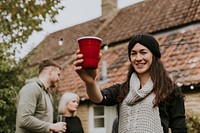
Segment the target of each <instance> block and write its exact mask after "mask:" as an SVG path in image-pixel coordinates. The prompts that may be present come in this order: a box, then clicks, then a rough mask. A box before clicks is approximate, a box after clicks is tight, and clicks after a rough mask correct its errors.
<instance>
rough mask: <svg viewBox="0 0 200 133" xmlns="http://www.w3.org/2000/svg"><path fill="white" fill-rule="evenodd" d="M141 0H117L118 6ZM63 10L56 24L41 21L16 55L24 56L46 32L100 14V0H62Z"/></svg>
mask: <svg viewBox="0 0 200 133" xmlns="http://www.w3.org/2000/svg"><path fill="white" fill-rule="evenodd" d="M139 1H142V0H118V8H123V7H126V6H129V5H132V4H134V3H137V2H139ZM62 5H64V6H65V8H64V10H62V11H60V12H59V15H58V16H57V17H56V19H57V20H58V22H57V23H56V24H51V23H43V29H44V30H43V31H41V32H34V33H33V34H32V35H31V36H30V37H29V40H28V42H27V43H26V44H24V45H23V46H24V47H23V49H22V50H20V52H21V53H20V54H19V55H18V56H19V57H17V58H21V57H24V56H25V55H26V54H27V53H28V52H30V50H32V49H33V48H34V47H35V46H37V45H38V44H39V43H40V42H41V41H42V40H43V39H44V38H45V36H47V35H48V34H50V33H52V32H55V31H58V30H61V29H65V28H68V27H70V26H73V25H77V24H80V23H82V22H86V21H89V20H92V19H95V18H97V17H100V16H101V0H62Z"/></svg>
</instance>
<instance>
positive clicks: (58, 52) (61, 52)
mask: <svg viewBox="0 0 200 133" xmlns="http://www.w3.org/2000/svg"><path fill="white" fill-rule="evenodd" d="M104 21H105V19H104V18H97V19H95V20H92V21H89V22H86V23H82V24H80V25H76V26H73V27H70V28H67V29H64V30H60V31H57V32H54V33H52V34H50V35H49V36H47V37H46V38H45V39H44V40H43V41H42V42H41V43H40V44H39V45H38V46H37V47H36V48H34V49H33V50H32V52H31V53H30V54H29V55H30V57H29V58H30V62H31V64H32V65H35V64H37V63H39V62H40V61H41V60H43V59H45V58H51V59H58V58H62V57H63V56H65V55H71V54H73V53H74V52H75V51H76V50H77V46H78V44H77V38H79V37H81V36H86V35H89V36H91V35H94V34H95V32H96V30H97V29H98V28H99V27H101V25H102V23H104ZM60 39H62V40H63V45H61V46H59V45H58V41H59V40H60Z"/></svg>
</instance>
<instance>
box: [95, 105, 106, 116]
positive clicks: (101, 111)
mask: <svg viewBox="0 0 200 133" xmlns="http://www.w3.org/2000/svg"><path fill="white" fill-rule="evenodd" d="M99 115H104V107H101V106H99V107H94V116H99Z"/></svg>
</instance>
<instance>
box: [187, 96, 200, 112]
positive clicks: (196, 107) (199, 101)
mask: <svg viewBox="0 0 200 133" xmlns="http://www.w3.org/2000/svg"><path fill="white" fill-rule="evenodd" d="M184 95H185V109H186V113H195V114H199V115H200V92H194V93H186V94H184Z"/></svg>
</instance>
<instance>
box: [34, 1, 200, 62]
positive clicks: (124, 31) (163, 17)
mask: <svg viewBox="0 0 200 133" xmlns="http://www.w3.org/2000/svg"><path fill="white" fill-rule="evenodd" d="M199 14H200V0H145V1H144V2H140V3H138V4H134V5H131V6H128V7H126V8H123V9H121V10H119V11H116V13H113V15H111V16H109V17H107V18H106V17H100V18H97V19H94V20H92V21H88V22H85V23H82V24H79V25H76V26H73V27H70V28H66V29H63V30H60V31H57V32H55V33H52V34H50V35H49V36H47V37H46V38H45V39H44V40H43V41H42V42H41V43H40V45H38V46H37V47H36V48H35V49H34V50H33V51H32V54H34V56H31V57H30V59H31V60H30V62H31V64H37V63H38V62H40V61H41V60H42V59H44V58H47V57H48V58H54V59H57V58H61V57H62V56H64V55H70V54H73V53H74V51H75V50H76V49H77V42H76V40H77V38H79V37H81V36H85V35H95V36H99V37H101V38H102V39H103V43H104V44H112V43H116V42H119V41H127V40H129V39H130V38H131V36H132V35H134V34H136V33H156V32H159V31H163V30H167V29H170V28H174V27H178V26H182V25H186V24H189V23H194V22H197V21H199V20H200V15H199ZM61 38H62V39H63V42H64V44H63V45H62V46H59V45H58V41H59V40H60V39H61Z"/></svg>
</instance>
